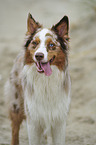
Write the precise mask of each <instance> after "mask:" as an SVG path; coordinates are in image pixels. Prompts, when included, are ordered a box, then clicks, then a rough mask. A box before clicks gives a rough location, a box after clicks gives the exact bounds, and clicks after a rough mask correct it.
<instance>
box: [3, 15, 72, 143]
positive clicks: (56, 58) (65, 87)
mask: <svg viewBox="0 0 96 145" xmlns="http://www.w3.org/2000/svg"><path fill="white" fill-rule="evenodd" d="M68 50H69V19H68V17H67V16H64V17H63V18H62V19H61V20H60V21H59V22H58V23H57V24H55V25H53V26H52V28H50V29H48V28H43V27H42V25H40V24H39V23H38V22H36V21H35V19H34V18H33V17H32V15H31V14H30V13H29V15H28V19H27V33H26V39H25V44H24V49H23V50H22V51H21V52H20V53H19V55H18V56H17V58H16V60H15V62H14V65H13V68H12V71H11V73H10V77H9V79H8V81H7V82H6V85H5V95H6V100H7V104H8V109H9V116H10V119H11V123H12V141H11V145H19V130H20V125H21V123H22V121H23V120H26V122H27V129H28V139H29V145H64V144H65V129H66V119H67V114H68V111H69V107H70V100H71V99H70V98H71V97H70V90H71V81H70V75H69V69H68Z"/></svg>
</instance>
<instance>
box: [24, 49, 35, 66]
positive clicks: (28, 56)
mask: <svg viewBox="0 0 96 145" xmlns="http://www.w3.org/2000/svg"><path fill="white" fill-rule="evenodd" d="M33 62H34V61H33V59H32V55H31V54H30V50H28V49H27V50H26V51H25V64H32V63H33Z"/></svg>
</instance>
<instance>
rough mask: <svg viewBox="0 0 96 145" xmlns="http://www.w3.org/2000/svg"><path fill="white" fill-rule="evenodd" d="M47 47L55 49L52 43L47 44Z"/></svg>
mask: <svg viewBox="0 0 96 145" xmlns="http://www.w3.org/2000/svg"><path fill="white" fill-rule="evenodd" d="M48 47H49V49H50V50H55V49H56V47H55V44H54V43H50V44H49V45H48Z"/></svg>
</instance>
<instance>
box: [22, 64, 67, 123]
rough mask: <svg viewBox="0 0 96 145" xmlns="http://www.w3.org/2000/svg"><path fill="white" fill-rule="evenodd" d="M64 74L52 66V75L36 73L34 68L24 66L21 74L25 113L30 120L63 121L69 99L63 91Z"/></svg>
mask: <svg viewBox="0 0 96 145" xmlns="http://www.w3.org/2000/svg"><path fill="white" fill-rule="evenodd" d="M65 77H66V76H65V73H64V72H63V71H62V72H60V71H59V70H58V69H57V67H56V66H52V75H51V76H49V77H47V76H45V74H40V73H38V72H37V69H36V66H35V65H33V66H28V65H26V66H25V67H24V69H23V72H22V85H23V89H24V97H25V98H24V100H25V112H26V115H28V114H29V116H30V117H31V119H32V120H41V119H42V118H43V120H44V121H46V119H47V121H49V122H50V121H51V122H52V120H58V119H60V120H63V119H65V117H66V114H67V112H68V108H69V104H70V97H69V96H67V95H66V93H65V89H64V81H65Z"/></svg>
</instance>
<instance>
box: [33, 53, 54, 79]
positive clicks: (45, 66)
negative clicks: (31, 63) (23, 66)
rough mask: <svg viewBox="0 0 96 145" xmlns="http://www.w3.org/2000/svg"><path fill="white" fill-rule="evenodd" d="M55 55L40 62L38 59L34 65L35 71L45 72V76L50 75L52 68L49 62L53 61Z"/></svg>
mask: <svg viewBox="0 0 96 145" xmlns="http://www.w3.org/2000/svg"><path fill="white" fill-rule="evenodd" d="M54 59H55V56H53V58H52V59H50V60H49V61H48V62H44V63H43V62H41V61H38V62H36V66H37V71H38V72H39V73H45V75H46V76H50V75H51V74H52V69H51V66H50V65H51V63H52V62H53V61H54Z"/></svg>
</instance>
